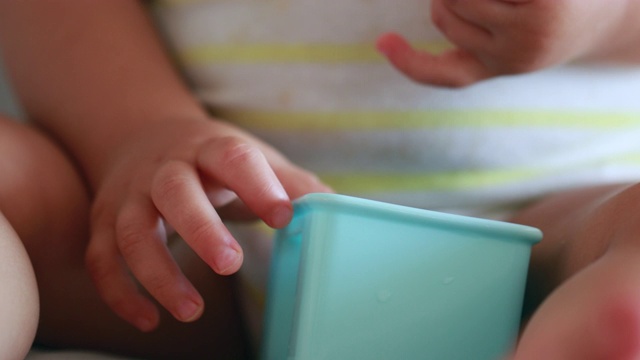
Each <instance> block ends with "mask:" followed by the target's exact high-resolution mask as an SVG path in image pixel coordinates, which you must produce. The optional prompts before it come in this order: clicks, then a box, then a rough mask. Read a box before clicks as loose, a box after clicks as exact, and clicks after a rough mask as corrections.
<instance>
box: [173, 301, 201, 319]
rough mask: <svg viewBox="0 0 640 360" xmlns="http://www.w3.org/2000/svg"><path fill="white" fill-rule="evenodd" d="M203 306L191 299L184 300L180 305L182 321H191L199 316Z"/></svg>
mask: <svg viewBox="0 0 640 360" xmlns="http://www.w3.org/2000/svg"><path fill="white" fill-rule="evenodd" d="M200 312H201V306H200V305H198V304H196V303H195V302H193V301H191V300H186V301H183V302H182V303H181V304H180V306H178V317H179V320H180V321H184V322H190V321H193V320H195V319H197V318H198V316H199V315H200Z"/></svg>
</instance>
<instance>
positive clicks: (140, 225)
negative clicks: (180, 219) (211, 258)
mask: <svg viewBox="0 0 640 360" xmlns="http://www.w3.org/2000/svg"><path fill="white" fill-rule="evenodd" d="M116 235H117V243H118V247H119V251H120V254H121V255H122V257H123V258H124V259H125V261H126V264H127V266H128V267H129V269H130V270H131V272H132V273H133V275H134V276H135V277H136V279H138V281H139V282H140V284H142V286H144V287H145V289H146V290H147V291H148V292H149V293H150V294H151V296H153V298H155V299H156V300H157V301H158V302H159V303H160V304H161V305H162V306H163V307H164V308H165V309H167V310H168V311H169V312H171V314H172V315H173V316H174V317H175V318H176V319H178V320H180V321H185V322H188V321H193V320H195V319H197V318H199V317H200V315H201V314H202V311H203V308H204V306H203V300H202V298H201V296H200V294H199V293H198V292H197V290H196V289H195V288H194V287H193V285H191V283H190V282H189V280H188V279H187V278H186V277H185V276H184V274H183V273H182V271H181V270H180V268H179V267H178V265H177V264H176V262H175V261H174V259H173V256H172V255H171V253H170V251H169V249H168V248H167V246H166V235H165V229H164V227H163V226H162V223H161V219H160V216H159V214H158V212H157V211H156V210H155V207H154V206H153V204H152V203H151V201H150V200H149V199H148V198H147V197H142V196H140V197H139V198H135V197H133V198H129V199H128V202H127V203H125V204H124V206H123V207H122V208H121V210H120V214H119V217H118V220H117V223H116Z"/></svg>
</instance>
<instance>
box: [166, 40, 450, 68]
mask: <svg viewBox="0 0 640 360" xmlns="http://www.w3.org/2000/svg"><path fill="white" fill-rule="evenodd" d="M415 46H416V47H418V48H420V49H422V50H425V51H429V52H432V53H439V52H442V51H444V50H445V49H447V48H450V45H449V44H447V43H446V42H429V43H423V44H415ZM177 56H178V58H179V59H181V61H182V62H183V63H184V64H186V65H192V66H193V65H203V64H204V65H206V64H213V63H233V64H239V63H245V64H246V63H372V62H373V63H375V62H384V61H385V58H384V57H383V56H382V55H381V54H380V53H378V51H377V50H376V49H375V47H374V45H373V44H372V43H363V44H217V45H206V46H199V47H193V48H188V49H183V50H180V51H178V53H177Z"/></svg>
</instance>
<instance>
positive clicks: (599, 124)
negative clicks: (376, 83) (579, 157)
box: [216, 110, 640, 131]
mask: <svg viewBox="0 0 640 360" xmlns="http://www.w3.org/2000/svg"><path fill="white" fill-rule="evenodd" d="M216 115H218V116H220V117H223V118H225V119H229V120H232V121H234V122H235V123H237V124H239V125H241V126H245V127H249V128H254V129H263V130H284V131H299V130H305V131H310V130H311V131H353V130H361V131H362V130H365V131H366V130H370V131H373V130H385V129H419V128H437V127H492V126H503V127H510V126H537V127H541V126H544V127H555V128H557V127H575V128H585V129H587V128H602V129H616V128H625V127H634V126H635V127H637V126H639V125H640V113H613V114H612V113H608V112H607V113H597V112H579V111H561V110H555V111H544V110H527V111H519V110H432V111H430V110H424V111H417V110H414V111H331V112H277V111H274V112H266V111H260V112H257V111H256V112H254V111H221V112H216Z"/></svg>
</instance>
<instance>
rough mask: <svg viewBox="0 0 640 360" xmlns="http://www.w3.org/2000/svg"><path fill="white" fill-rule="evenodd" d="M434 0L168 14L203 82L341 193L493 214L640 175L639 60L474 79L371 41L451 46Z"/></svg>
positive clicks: (236, 0)
mask: <svg viewBox="0 0 640 360" xmlns="http://www.w3.org/2000/svg"><path fill="white" fill-rule="evenodd" d="M429 6H430V4H429V2H428V1H424V0H394V1H388V0H323V1H319V0H210V1H206V0H173V1H171V0H169V1H161V2H158V3H156V4H155V6H154V10H155V14H156V16H157V20H158V22H159V24H160V26H161V27H162V29H163V30H164V32H165V34H166V37H167V40H168V42H169V43H170V44H171V45H172V47H173V50H174V52H175V55H176V57H177V59H178V60H179V62H180V63H181V64H182V66H183V67H184V69H185V72H186V74H187V76H188V77H189V79H190V81H191V83H192V84H193V86H194V91H195V92H196V93H197V94H198V96H199V97H200V98H201V99H202V101H203V102H205V103H206V104H207V105H208V106H209V107H210V108H211V109H212V111H213V112H214V114H216V115H218V116H221V117H224V118H225V119H227V120H229V121H231V122H235V123H237V124H239V125H240V126H243V127H245V128H247V129H248V130H249V131H251V132H253V133H255V134H257V135H258V136H260V137H262V138H263V139H265V140H266V141H267V142H269V143H271V144H272V145H274V146H275V147H277V148H279V149H280V150H282V151H283V152H284V153H285V154H286V155H287V156H289V157H290V158H291V159H292V160H293V161H295V162H296V163H298V164H300V165H302V166H304V167H306V168H308V169H310V170H313V171H315V172H317V173H318V174H319V175H320V176H321V177H322V178H323V179H325V180H326V181H327V182H328V183H330V184H331V185H333V186H334V187H335V188H336V189H337V190H338V191H339V192H342V193H348V194H352V195H357V196H362V197H367V198H374V199H381V200H385V201H390V202H394V203H401V204H405V205H411V206H417V207H421V208H429V209H436V210H444V211H451V212H458V213H470V214H474V215H479V216H494V213H493V212H494V211H497V210H496V209H504V208H510V207H512V206H517V205H518V204H520V203H522V202H525V201H528V200H530V199H531V198H532V197H536V196H540V195H542V194H544V193H547V192H550V191H555V190H559V189H563V188H566V187H572V186H582V185H589V184H598V183H608V182H615V181H633V180H636V179H638V178H639V177H640V141H638V139H640V99H638V94H639V93H640V70H638V69H635V68H625V67H615V66H605V65H578V64H572V65H569V66H565V67H560V68H555V69H549V70H546V71H542V72H538V73H534V74H528V75H522V76H513V77H505V78H500V79H495V80H491V81H487V82H485V83H482V84H478V85H476V86H472V87H470V88H467V89H463V90H448V89H439V88H435V87H427V86H420V85H417V84H414V83H412V82H410V81H408V80H406V79H405V78H404V77H402V76H401V75H400V74H399V73H397V72H396V71H395V70H394V69H392V68H391V67H390V66H389V65H388V64H387V63H386V62H385V60H384V58H383V57H382V56H380V55H379V54H377V53H376V51H375V49H374V46H373V44H374V41H375V39H376V37H377V36H378V35H380V34H381V33H384V32H386V31H396V32H399V33H401V34H403V35H405V36H406V37H408V38H409V39H410V40H411V41H412V42H414V43H415V44H416V45H417V46H420V47H422V48H424V49H427V50H429V51H436V52H437V51H441V50H443V49H445V48H447V47H448V46H449V45H448V44H447V43H446V41H445V40H444V39H443V38H442V36H441V35H440V34H439V33H438V31H437V30H436V29H435V28H434V27H433V25H432V24H431V23H430V21H429V16H430V15H429Z"/></svg>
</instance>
